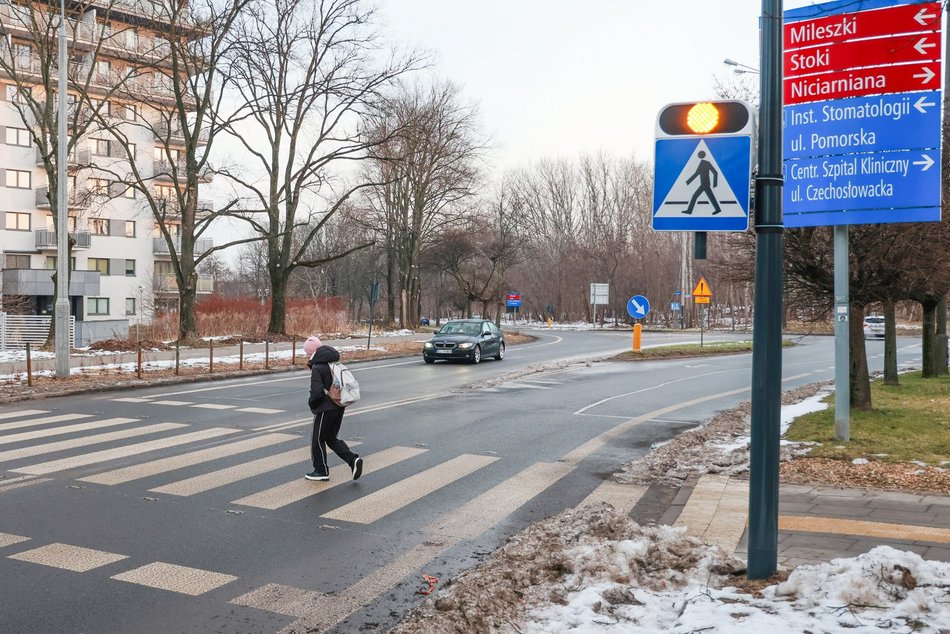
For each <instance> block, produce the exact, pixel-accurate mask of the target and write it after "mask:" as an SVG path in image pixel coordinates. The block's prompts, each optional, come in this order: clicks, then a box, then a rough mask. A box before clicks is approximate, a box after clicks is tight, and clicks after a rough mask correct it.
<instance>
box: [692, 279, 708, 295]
mask: <svg viewBox="0 0 950 634" xmlns="http://www.w3.org/2000/svg"><path fill="white" fill-rule="evenodd" d="M693 297H712V290H710V288H709V284H707V283H706V278H705V277H700V278H699V283H698V284H697V285H696V288H694V289H693Z"/></svg>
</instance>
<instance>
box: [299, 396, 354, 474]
mask: <svg viewBox="0 0 950 634" xmlns="http://www.w3.org/2000/svg"><path fill="white" fill-rule="evenodd" d="M342 423H343V410H342V409H340V410H333V411H330V412H320V413H319V414H317V415H316V416H314V417H313V435H312V436H311V437H310V457H311V458H312V459H313V470H314V471H316V472H317V473H320V474H322V475H330V466H329V465H328V464H327V447H329V448H330V449H332V450H333V453H335V454H336V455H338V456H340V459H341V460H343V462H345V463H346V464H348V465H350V468H352V467H353V461H354V460H356V458H357V455H356V454H355V453H353V452H352V451H350V448H349V446H347V444H346V443H345V442H343V441H342V440H340V439H339V438H337V437H336V436H337V434H339V433H340V425H341V424H342Z"/></svg>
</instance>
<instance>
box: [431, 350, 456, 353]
mask: <svg viewBox="0 0 950 634" xmlns="http://www.w3.org/2000/svg"><path fill="white" fill-rule="evenodd" d="M435 353H436V354H452V351H451V350H436V351H435Z"/></svg>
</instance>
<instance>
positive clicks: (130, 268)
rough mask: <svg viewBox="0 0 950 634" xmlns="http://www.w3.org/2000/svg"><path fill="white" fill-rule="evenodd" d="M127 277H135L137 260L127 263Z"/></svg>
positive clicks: (127, 261)
mask: <svg viewBox="0 0 950 634" xmlns="http://www.w3.org/2000/svg"><path fill="white" fill-rule="evenodd" d="M125 275H126V277H135V260H126V261H125Z"/></svg>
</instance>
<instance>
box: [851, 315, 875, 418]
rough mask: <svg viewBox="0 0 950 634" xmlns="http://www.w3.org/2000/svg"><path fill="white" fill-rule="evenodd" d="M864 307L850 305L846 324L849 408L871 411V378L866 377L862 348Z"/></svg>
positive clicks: (863, 347)
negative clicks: (848, 351) (849, 376)
mask: <svg viewBox="0 0 950 634" xmlns="http://www.w3.org/2000/svg"><path fill="white" fill-rule="evenodd" d="M864 309H865V307H864V306H860V305H856V304H852V305H851V315H850V321H849V324H848V333H849V335H850V336H849V339H850V348H851V350H850V355H849V357H850V359H849V365H850V368H851V372H850V374H851V381H850V386H849V387H850V391H851V407H852V408H855V409H861V410H869V409H871V378H870V377H869V376H868V355H867V351H866V349H865V346H864Z"/></svg>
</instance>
